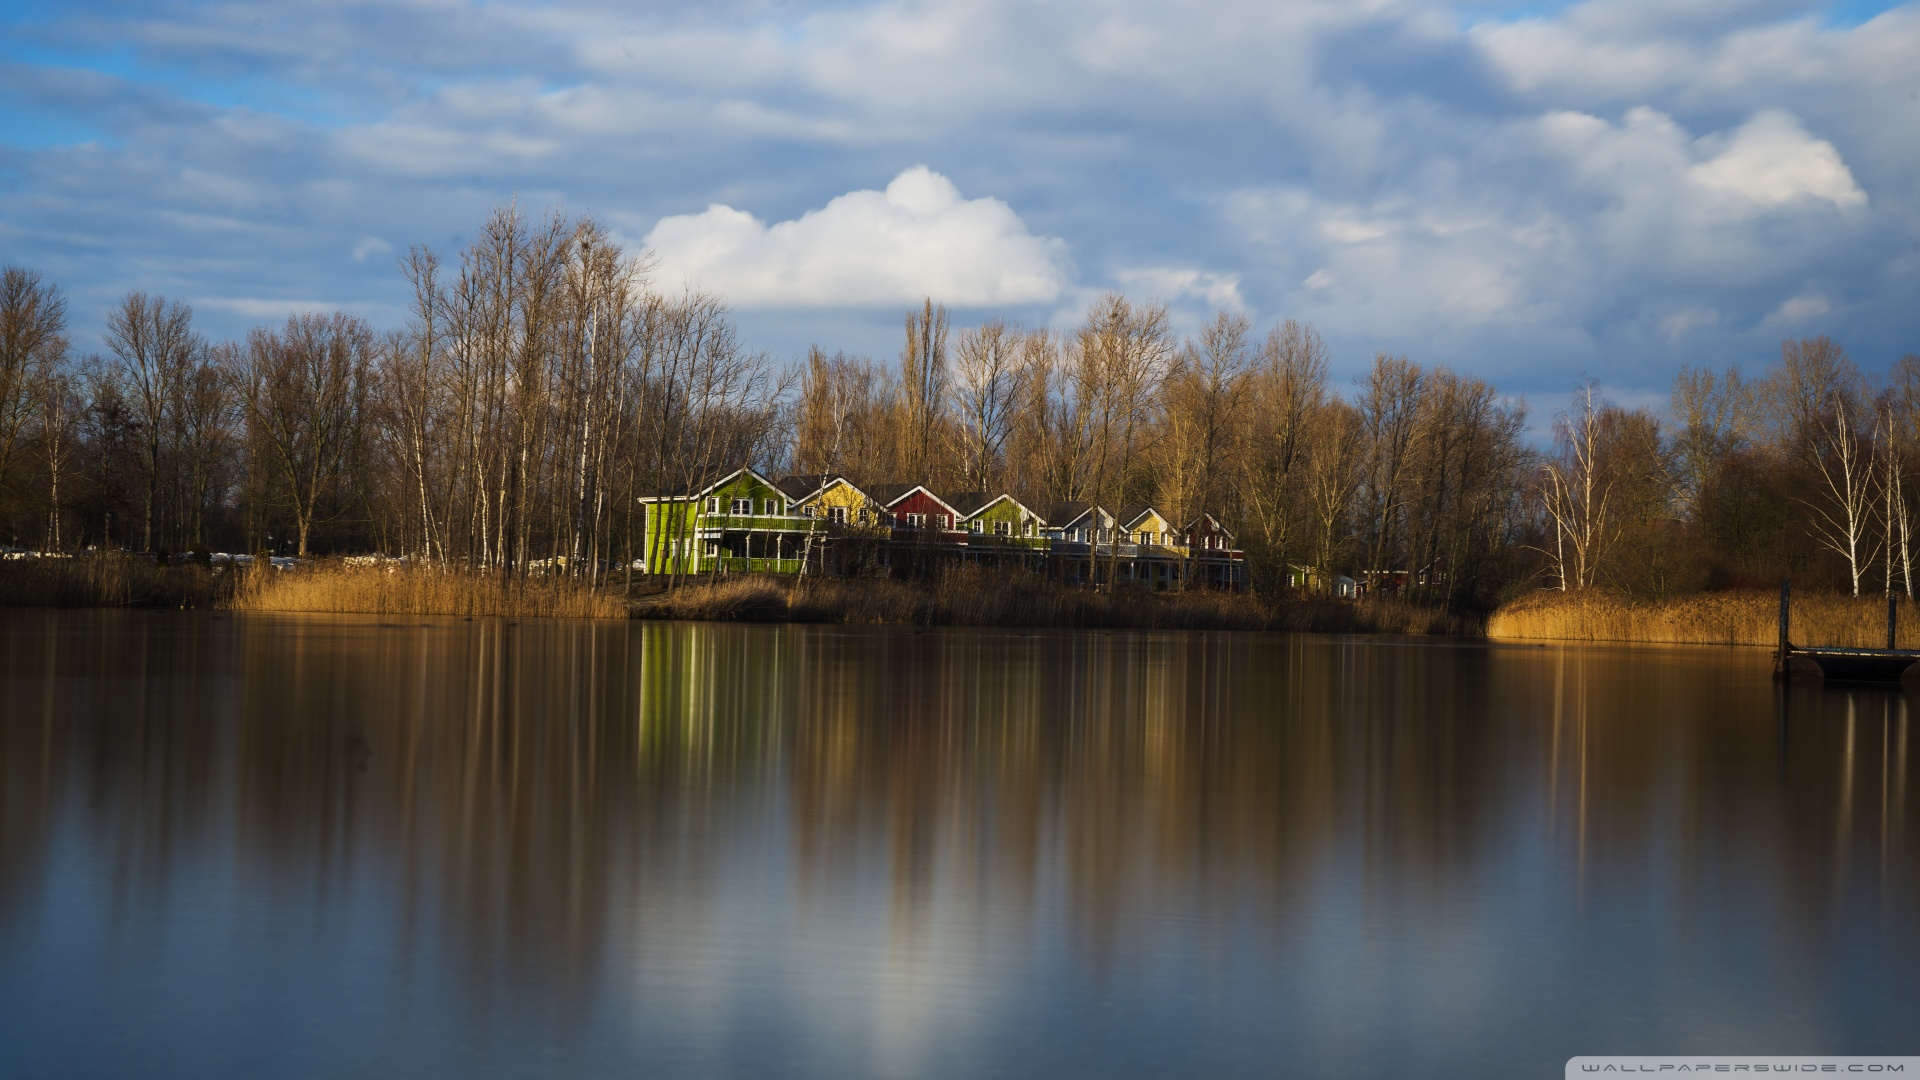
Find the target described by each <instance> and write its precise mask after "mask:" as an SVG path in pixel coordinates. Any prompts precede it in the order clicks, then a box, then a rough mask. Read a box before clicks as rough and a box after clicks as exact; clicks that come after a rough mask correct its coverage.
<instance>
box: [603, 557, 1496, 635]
mask: <svg viewBox="0 0 1920 1080" xmlns="http://www.w3.org/2000/svg"><path fill="white" fill-rule="evenodd" d="M635 614H636V615H638V616H639V617H641V618H651V619H707V620H719V621H730V622H817V623H846V624H865V625H880V624H908V625H919V626H1009V627H1087V628H1101V627H1105V628H1140V629H1180V630H1306V631H1319V632H1325V633H1393V634H1477V633H1479V626H1478V624H1477V623H1475V622H1474V621H1473V620H1472V619H1470V618H1467V617H1464V616H1458V615H1451V614H1448V613H1446V612H1441V611H1435V610H1433V609H1430V608H1423V607H1418V606H1416V605H1413V604H1405V603H1401V602H1399V601H1394V600H1382V601H1371V602H1366V603H1360V604H1353V603H1341V602H1337V601H1281V602H1278V603H1270V602H1267V601H1264V600H1262V599H1260V598H1259V597H1255V596H1251V595H1247V594H1234V593H1220V592H1204V591H1199V592H1186V593H1180V592H1160V593H1155V592H1147V591H1144V590H1133V589H1123V590H1120V591H1118V592H1094V591H1092V590H1088V589H1077V588H1070V587H1068V586H1065V585H1060V584H1056V583H1052V582H1045V581H1039V580H1036V579H1034V578H1031V577H1026V576H1024V575H1018V574H1003V573H995V572H991V571H984V570H976V569H962V570H959V571H955V572H953V573H950V574H947V575H946V576H944V577H942V578H939V579H937V580H935V581H931V582H899V581H884V580H868V579H860V580H836V579H798V580H785V579H779V578H773V577H760V576H754V577H737V578H733V579H731V580H727V581H721V582H717V583H696V584H692V585H687V586H683V587H681V588H679V589H675V590H673V591H672V592H668V593H664V594H660V595H656V596H653V597H650V598H648V599H645V600H642V601H640V602H639V603H638V604H636V606H635Z"/></svg>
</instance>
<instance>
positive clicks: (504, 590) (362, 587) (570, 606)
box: [231, 563, 627, 619]
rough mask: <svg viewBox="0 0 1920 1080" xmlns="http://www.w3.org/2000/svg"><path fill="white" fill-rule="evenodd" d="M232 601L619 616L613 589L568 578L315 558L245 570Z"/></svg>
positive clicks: (310, 607)
mask: <svg viewBox="0 0 1920 1080" xmlns="http://www.w3.org/2000/svg"><path fill="white" fill-rule="evenodd" d="M231 606H232V607H233V608H234V609H235V610H238V611H331V612H341V613H354V614H365V615H505V616H511V617H515V618H562V619H624V618H626V617H627V603H626V601H625V600H623V599H621V597H620V596H619V595H618V594H615V593H608V592H599V591H595V590H593V589H591V588H589V587H588V586H586V585H584V584H581V583H579V582H575V581H570V580H566V579H553V580H546V579H540V578H534V579H529V580H516V581H513V582H510V583H507V584H504V585H503V584H502V583H501V581H500V578H499V577H498V576H497V575H494V574H484V575H483V574H473V573H468V572H466V571H464V570H441V569H437V568H434V567H422V566H400V567H394V568H392V569H388V568H385V567H362V566H346V565H343V564H340V563H317V564H314V565H310V566H303V567H300V568H297V569H293V570H266V569H256V570H253V571H250V572H248V573H246V574H245V575H244V576H243V579H242V580H241V582H240V585H239V588H238V589H236V590H235V592H234V596H233V600H232V604H231Z"/></svg>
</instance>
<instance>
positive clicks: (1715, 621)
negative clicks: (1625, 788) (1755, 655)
mask: <svg viewBox="0 0 1920 1080" xmlns="http://www.w3.org/2000/svg"><path fill="white" fill-rule="evenodd" d="M1779 618H1780V595H1779V594H1778V593H1776V592H1771V591H1766V590H1743V591H1738V592H1714V593H1696V594H1694V595H1691V596H1682V597H1676V598H1674V599H1671V600H1658V601H1653V600H1645V601H1642V600H1633V599H1631V598H1629V597H1626V596H1623V595H1621V594H1619V593H1614V592H1609V591H1607V590H1603V589H1583V590H1581V591H1579V592H1560V591H1558V590H1551V591H1544V592H1539V593H1535V594H1533V595H1531V596H1527V597H1524V598H1522V599H1520V600H1517V601H1514V602H1513V603H1510V604H1507V605H1506V606H1504V607H1502V608H1500V609H1499V610H1498V611H1495V612H1494V613H1493V615H1492V616H1490V617H1489V618H1488V619H1487V636H1488V637H1490V638H1496V639H1504V640H1514V641H1524V640H1536V641H1634V642H1645V643H1647V644H1664V645H1766V646H1772V645H1773V644H1774V643H1775V642H1776V641H1778V640H1779V634H1780V630H1779ZM1792 635H1793V640H1794V642H1795V643H1797V644H1803V645H1842V646H1853V647H1858V648H1882V647H1884V646H1885V645H1886V643H1887V601H1886V598H1885V597H1884V596H1842V595H1835V594H1832V593H1809V594H1796V595H1795V596H1794V597H1793V625H1792ZM1899 646H1900V648H1903V649H1913V648H1920V615H1917V614H1916V611H1915V606H1914V604H1913V602H1912V601H1910V600H1905V599H1902V600H1901V601H1900V637H1899Z"/></svg>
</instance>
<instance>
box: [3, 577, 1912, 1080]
mask: <svg viewBox="0 0 1920 1080" xmlns="http://www.w3.org/2000/svg"><path fill="white" fill-rule="evenodd" d="M0 638H3V639H4V654H3V655H4V659H0V665H3V666H0V1075H6V1076H23V1077H25V1076H32V1077H57V1076H76V1077H77V1076H84V1077H122V1076H124V1077H134V1076H138V1077H193V1078H196V1080H204V1078H209V1077H390V1076H415V1077H439V1076H445V1077H495V1076H498V1077H533V1076H553V1077H574V1076H595V1077H600V1076H605V1077H611V1076H634V1077H642V1076H644V1077H655V1076H697V1077H709V1076H712V1077H727V1076H741V1077H757V1076H797V1077H974V1076H985V1075H995V1076H1021V1077H1025V1076H1032V1077H1070V1076H1085V1077H1138V1076H1260V1077H1274V1076H1284V1077H1293V1076H1299V1077H1320V1076H1387V1075H1392V1074H1395V1073H1396V1071H1398V1072H1400V1073H1401V1074H1403V1075H1407V1076H1422V1077H1437V1076H1446V1077H1454V1076H1458V1077H1508V1076H1511V1077H1557V1076H1559V1075H1560V1070H1561V1067H1562V1063H1563V1062H1564V1061H1565V1059H1566V1058H1567V1057H1569V1056H1571V1055H1574V1054H1614V1055H1618V1054H1653V1053H1660V1054H1677V1053H1694V1054H1707V1053H1715V1054H1730V1053H1739V1054H1814V1053H1823V1054H1829V1053H1850V1054H1866V1053H1882V1054H1891V1053H1909V1054H1911V1053H1915V1052H1916V1049H1915V1048H1916V1047H1920V1020H1917V1019H1916V1018H1917V1017H1920V876H1917V875H1916V868H1920V827H1917V826H1920V820H1916V818H1917V815H1916V810H1915V803H1914V800H1913V799H1912V798H1910V796H1909V785H1910V784H1911V783H1912V782H1913V781H1914V779H1915V777H1914V776H1913V773H1914V771H1915V770H1914V757H1915V752H1914V745H1913V732H1912V721H1911V719H1910V717H1911V713H1912V704H1911V702H1910V700H1909V699H1908V698H1907V697H1906V696H1904V695H1903V694H1902V693H1900V692H1899V691H1889V690H1883V689H1876V688H1857V689H1841V688H1836V687H1823V686H1819V685H1805V684H1795V685H1794V686H1793V687H1792V688H1791V689H1790V690H1787V691H1785V692H1779V691H1777V690H1776V687H1775V686H1774V684H1773V683H1772V681H1771V680H1770V678H1769V657H1768V655H1767V653H1766V652H1765V651H1763V650H1754V649H1747V650H1739V649H1706V648H1625V647H1619V648H1574V647H1567V648H1560V647H1549V648H1542V647H1537V646H1535V647H1524V646H1514V645H1498V644H1495V645H1487V644H1484V643H1452V642H1447V641H1441V640H1406V641H1400V640H1393V641H1387V640H1369V639H1363V638H1345V637H1316V636H1304V635H1280V634H1251V633H1146V632H1069V631H1044V632H1033V631H992V630H926V631H920V630H911V629H907V628H899V627H890V628H840V627H800V626H785V627H761V626H732V625H709V624H648V623H631V624H625V623H570V622H532V621H525V622H520V623H518V624H515V623H512V622H507V621H501V620H475V621H464V620H420V619H404V620H403V619H388V620H384V621H383V620H379V619H375V618H371V617H357V616H355V617H349V616H340V617H334V616H312V617H298V616H228V615H222V614H217V613H204V612H105V611H66V612H53V611H27V610H14V611H6V610H0Z"/></svg>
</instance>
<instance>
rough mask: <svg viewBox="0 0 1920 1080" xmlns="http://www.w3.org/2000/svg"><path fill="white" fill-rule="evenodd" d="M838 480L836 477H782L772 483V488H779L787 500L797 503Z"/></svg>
mask: <svg viewBox="0 0 1920 1080" xmlns="http://www.w3.org/2000/svg"><path fill="white" fill-rule="evenodd" d="M838 479H839V477H837V476H783V477H781V478H780V479H778V480H776V481H774V484H773V486H774V487H777V488H779V489H780V491H781V493H782V494H784V495H786V497H787V498H789V499H792V500H793V501H794V502H799V501H800V500H802V499H804V498H806V497H807V496H809V495H817V494H819V493H820V492H822V491H825V490H826V488H827V485H828V484H831V483H833V482H834V481H835V480H838Z"/></svg>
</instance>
